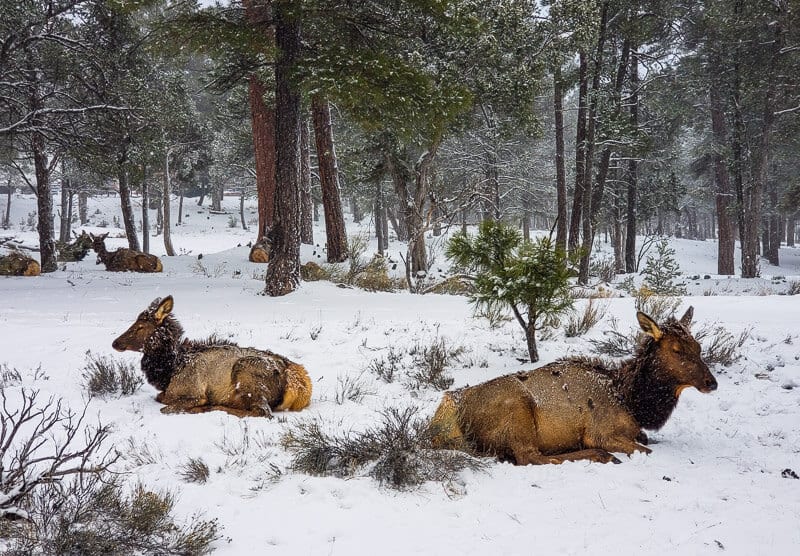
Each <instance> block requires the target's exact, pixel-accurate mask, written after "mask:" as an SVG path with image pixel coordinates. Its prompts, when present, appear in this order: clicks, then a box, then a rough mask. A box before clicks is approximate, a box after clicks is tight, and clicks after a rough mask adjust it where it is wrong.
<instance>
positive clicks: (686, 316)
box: [680, 305, 694, 327]
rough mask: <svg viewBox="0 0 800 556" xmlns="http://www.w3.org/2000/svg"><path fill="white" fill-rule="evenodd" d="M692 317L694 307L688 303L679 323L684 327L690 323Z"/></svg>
mask: <svg viewBox="0 0 800 556" xmlns="http://www.w3.org/2000/svg"><path fill="white" fill-rule="evenodd" d="M693 317H694V307H692V306H691V305H690V306H689V308H688V309H686V312H685V313H684V314H683V316H682V317H681V320H680V323H681V324H683V325H685V326H686V327H689V326H691V324H692V318H693Z"/></svg>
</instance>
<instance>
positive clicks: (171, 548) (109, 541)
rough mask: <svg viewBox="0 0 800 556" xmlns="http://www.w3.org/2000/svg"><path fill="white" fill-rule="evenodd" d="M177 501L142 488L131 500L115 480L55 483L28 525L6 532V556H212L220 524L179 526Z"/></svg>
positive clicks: (40, 497) (37, 500)
mask: <svg viewBox="0 0 800 556" xmlns="http://www.w3.org/2000/svg"><path fill="white" fill-rule="evenodd" d="M174 503H175V497H174V495H173V494H171V493H169V492H152V491H149V490H147V489H145V488H144V487H143V486H142V485H141V484H139V485H137V486H136V487H134V489H133V490H132V492H130V493H129V494H127V495H126V493H125V492H124V490H123V488H122V487H121V486H120V485H119V484H117V483H115V482H114V481H113V480H112V479H111V478H110V477H105V478H104V479H101V478H100V477H92V478H89V479H88V480H87V479H84V480H79V479H75V480H72V481H68V482H52V483H49V484H48V485H47V487H46V488H45V489H42V490H40V491H39V492H38V493H37V495H36V496H35V497H34V499H33V500H32V501H31V505H30V509H29V515H30V520H29V521H28V522H15V525H12V526H11V527H9V528H8V529H9V530H8V531H7V532H6V534H7V537H6V539H7V540H6V542H7V543H8V547H9V549H8V550H7V551H6V553H7V554H20V555H21V554H81V555H82V556H94V555H98V556H99V555H120V556H122V555H125V554H148V555H149V554H152V555H156V554H157V555H162V554H175V555H183V554H192V555H194V554H207V553H209V552H210V551H211V550H212V548H211V544H212V543H213V542H214V541H215V540H216V539H218V538H219V525H218V524H217V522H216V520H211V521H206V520H202V519H199V518H198V517H197V516H193V517H192V518H191V519H190V520H189V522H188V523H186V524H180V523H177V522H176V521H175V518H174V516H173V515H172V510H173V507H174Z"/></svg>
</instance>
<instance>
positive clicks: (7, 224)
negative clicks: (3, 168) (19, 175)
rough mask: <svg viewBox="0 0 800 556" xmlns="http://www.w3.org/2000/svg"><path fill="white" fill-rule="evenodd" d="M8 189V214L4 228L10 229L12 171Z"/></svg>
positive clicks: (4, 219) (4, 221) (9, 174)
mask: <svg viewBox="0 0 800 556" xmlns="http://www.w3.org/2000/svg"><path fill="white" fill-rule="evenodd" d="M6 183H7V184H8V190H7V191H6V214H5V217H4V218H3V228H4V229H6V230H7V229H8V228H10V227H11V172H9V173H8V180H7V182H6Z"/></svg>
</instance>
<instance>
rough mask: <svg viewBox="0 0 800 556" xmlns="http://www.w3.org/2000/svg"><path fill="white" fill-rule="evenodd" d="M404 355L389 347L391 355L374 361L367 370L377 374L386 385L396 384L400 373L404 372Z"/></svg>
mask: <svg viewBox="0 0 800 556" xmlns="http://www.w3.org/2000/svg"><path fill="white" fill-rule="evenodd" d="M402 365H403V354H402V352H400V351H398V350H396V349H394V347H392V346H389V353H388V354H387V355H386V357H380V358H379V359H373V360H372V361H370V362H369V365H367V370H368V371H370V372H372V373H375V374H376V375H377V376H378V378H380V379H381V380H383V381H384V382H386V383H392V382H394V379H395V378H396V377H397V375H398V373H399V372H401V371H402V370H403V366H402Z"/></svg>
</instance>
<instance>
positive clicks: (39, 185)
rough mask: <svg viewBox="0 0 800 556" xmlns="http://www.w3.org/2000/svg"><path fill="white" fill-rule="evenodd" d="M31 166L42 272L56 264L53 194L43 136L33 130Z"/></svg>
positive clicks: (55, 266) (53, 269) (54, 267)
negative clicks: (33, 178) (33, 173)
mask: <svg viewBox="0 0 800 556" xmlns="http://www.w3.org/2000/svg"><path fill="white" fill-rule="evenodd" d="M31 151H32V152H33V167H34V172H35V174H36V205H37V206H36V208H37V209H38V211H39V222H38V224H37V226H36V229H37V231H38V232H39V256H40V257H41V260H40V263H41V267H42V272H54V271H55V270H56V268H57V264H56V242H55V240H54V238H53V195H52V193H51V189H50V166H49V164H48V160H47V153H46V151H45V137H44V135H43V134H42V133H40V132H38V131H35V132H33V136H32V137H31Z"/></svg>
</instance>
